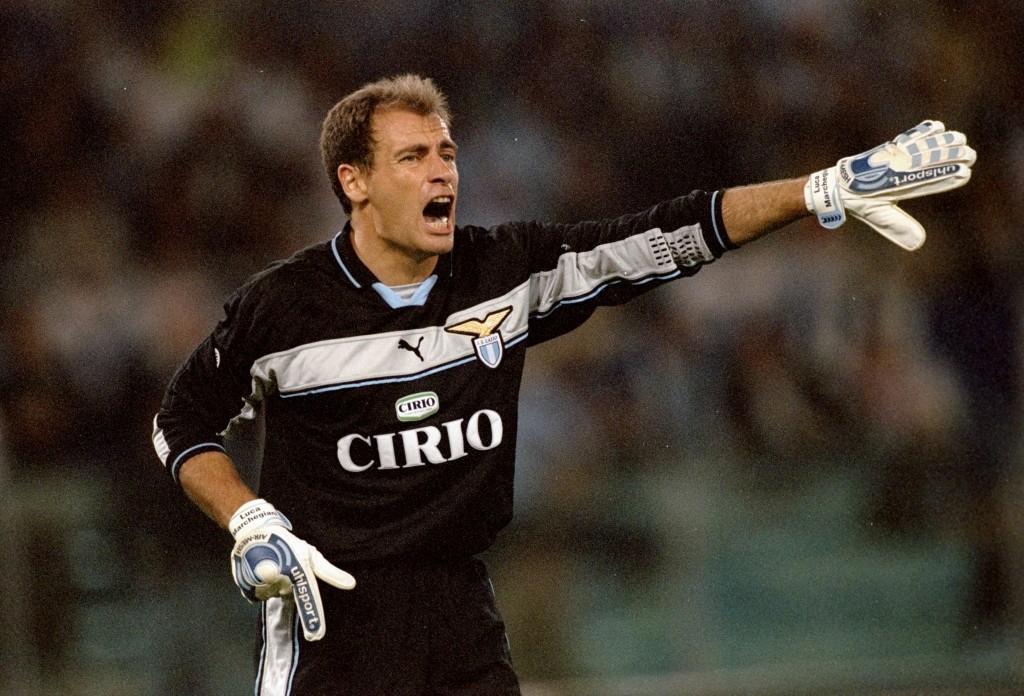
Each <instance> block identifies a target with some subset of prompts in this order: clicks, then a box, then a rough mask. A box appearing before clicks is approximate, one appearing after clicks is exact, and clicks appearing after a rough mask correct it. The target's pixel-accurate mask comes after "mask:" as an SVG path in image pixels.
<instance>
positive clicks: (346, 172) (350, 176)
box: [338, 164, 367, 206]
mask: <svg viewBox="0 0 1024 696" xmlns="http://www.w3.org/2000/svg"><path fill="white" fill-rule="evenodd" d="M338 181H339V182H340V183H341V190H342V191H344V192H345V195H346V196H348V199H349V200H350V201H352V205H354V206H357V205H359V204H360V203H362V202H364V201H365V200H366V197H367V193H366V189H367V187H366V177H365V176H364V174H363V171H362V170H361V169H360V168H359V167H357V166H355V165H354V164H341V165H339V166H338Z"/></svg>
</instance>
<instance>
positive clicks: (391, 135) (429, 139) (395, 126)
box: [370, 109, 452, 150]
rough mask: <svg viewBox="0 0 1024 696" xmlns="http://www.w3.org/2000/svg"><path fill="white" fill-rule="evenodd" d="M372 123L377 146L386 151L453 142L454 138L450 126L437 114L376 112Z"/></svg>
mask: <svg viewBox="0 0 1024 696" xmlns="http://www.w3.org/2000/svg"><path fill="white" fill-rule="evenodd" d="M370 123H371V125H372V127H373V138H374V140H375V141H376V144H377V146H378V147H380V148H383V149H385V150H390V149H394V148H398V147H404V146H406V145H409V144H412V143H423V144H433V143H435V142H438V141H451V138H452V136H451V133H450V132H449V131H448V125H447V124H446V123H445V122H444V121H443V120H442V119H441V117H440V116H438V115H437V114H426V115H423V114H416V113H413V112H411V111H401V110H397V109H389V110H386V111H378V112H376V113H375V114H374V115H373V119H372V120H371V122H370Z"/></svg>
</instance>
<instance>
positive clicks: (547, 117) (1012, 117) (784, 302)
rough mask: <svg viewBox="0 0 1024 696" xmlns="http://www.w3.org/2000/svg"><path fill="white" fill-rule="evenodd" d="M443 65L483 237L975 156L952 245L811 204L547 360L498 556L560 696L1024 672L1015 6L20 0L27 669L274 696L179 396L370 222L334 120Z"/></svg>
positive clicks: (14, 351)
mask: <svg viewBox="0 0 1024 696" xmlns="http://www.w3.org/2000/svg"><path fill="white" fill-rule="evenodd" d="M407 71H414V72H419V73H422V74H425V75H429V76H432V77H434V78H435V79H436V80H437V82H438V83H439V84H440V86H441V87H442V88H443V89H444V90H445V91H447V92H448V94H449V95H450V97H451V101H452V106H453V111H454V117H455V123H454V134H455V137H456V138H457V140H458V141H459V142H460V144H461V146H462V150H461V152H460V170H461V175H462V190H461V194H462V195H461V197H460V206H459V208H460V220H461V221H463V222H470V221H472V222H475V223H481V224H486V223H491V222H497V221H500V220H503V219H511V218H546V219H558V220H569V219H578V218H588V217H595V216H605V215H614V214H617V213H620V212H624V211H628V210H635V209H638V208H641V207H643V206H646V205H648V204H650V203H653V202H655V201H657V200H659V199H662V198H665V197H669V196H672V195H676V194H679V193H684V192H687V191H689V190H690V189H692V188H696V187H703V188H716V187H723V186H731V185H738V184H746V183H753V182H757V181H762V180H768V179H773V178H780V177H783V176H790V175H796V174H801V173H807V172H810V171H812V170H814V169H817V168H821V167H823V166H827V165H829V164H831V163H832V162H834V160H835V159H836V158H838V157H839V156H842V155H848V154H854V153H856V152H859V151H860V150H863V149H866V148H867V147H870V146H873V145H875V144H877V143H878V142H881V141H882V140H885V139H888V138H890V137H892V136H894V135H895V134H896V133H898V132H900V131H902V130H903V129H905V128H909V127H910V126H913V125H914V124H916V123H918V122H919V121H920V120H922V119H923V118H937V119H940V120H943V121H945V122H946V123H947V125H949V126H950V127H953V128H956V129H958V130H962V131H964V132H966V133H967V134H968V137H969V139H970V141H971V143H972V144H973V145H974V146H975V148H976V149H977V150H978V152H979V164H978V166H977V167H976V172H975V176H974V179H973V180H972V182H971V183H970V184H969V185H968V186H967V187H966V188H965V189H962V190H960V191H957V192H953V193H951V194H947V195H944V196H941V197H937V198H934V199H928V200H921V201H915V202H911V203H908V204H907V205H906V207H907V208H908V209H909V210H911V211H912V212H913V213H914V214H915V215H916V216H917V217H918V218H919V219H920V220H921V221H922V222H923V223H924V224H925V226H926V227H927V229H928V231H929V241H928V243H927V244H926V245H925V247H924V248H923V249H922V250H921V251H919V252H916V253H914V254H908V253H906V252H903V251H901V250H899V249H898V248H896V247H895V246H893V245H891V244H889V243H888V242H886V241H884V240H882V239H881V238H879V237H877V236H876V235H874V234H873V233H871V232H870V231H869V230H868V229H867V228H866V227H864V226H862V225H859V224H857V223H853V224H850V225H848V226H847V227H846V228H844V229H843V230H842V231H840V232H838V233H827V232H825V231H823V230H821V229H820V228H818V227H817V226H816V225H815V224H814V223H813V222H811V221H808V222H807V223H806V224H799V225H795V226H793V227H791V228H790V229H788V230H787V231H786V232H783V233H781V234H778V235H776V236H775V237H774V238H772V239H770V240H767V241H762V242H760V243H759V244H757V245H755V246H752V247H748V248H746V249H744V250H742V251H741V252H739V253H735V254H733V255H731V256H729V257H726V258H725V259H723V260H722V261H721V262H719V263H717V264H715V265H714V266H712V267H709V268H707V269H705V270H703V271H702V272H701V273H700V274H699V275H698V276H697V277H696V278H694V279H691V280H686V281H682V282H679V283H675V284H673V285H671V286H669V287H667V288H663V289H661V290H659V291H658V292H656V293H654V294H653V295H652V296H649V297H647V298H645V299H643V300H642V301H639V302H637V303H634V304H632V305H630V306H628V307H626V308H623V309H616V310H606V311H603V312H600V313H599V314H598V316H596V317H595V318H594V319H593V320H592V321H591V322H590V323H589V324H588V325H586V326H585V327H584V328H582V329H581V330H579V331H578V332H576V333H575V334H573V335H571V336H570V337H566V338H563V339H560V340H558V341H556V342H554V343H553V344H551V345H548V346H544V347H540V348H537V349H535V350H534V352H533V358H532V364H531V365H530V368H529V370H528V374H527V380H526V383H525V386H524V390H523V394H522V405H523V417H522V428H521V430H522V433H521V441H520V443H519V447H520V449H521V463H520V468H519V472H518V481H517V519H516V521H515V523H514V524H513V526H512V527H511V528H510V529H509V530H508V532H507V533H506V534H505V535H504V537H503V539H502V541H501V543H500V544H499V546H498V548H496V549H495V550H494V551H493V552H492V553H490V554H489V555H488V561H489V563H490V564H491V566H492V568H493V571H494V575H495V584H496V586H497V592H498V597H499V603H500V604H501V606H502V608H503V611H504V614H505V617H506V619H507V621H508V624H509V633H510V638H511V642H512V646H513V651H514V657H515V659H516V661H517V664H518V666H519V669H520V671H521V673H522V675H523V678H524V680H525V681H526V682H527V692H528V693H529V694H532V695H534V696H538V695H541V694H544V695H547V694H552V695H553V694H586V695H587V696H599V695H600V694H637V695H653V694H666V695H667V694H684V693H693V694H792V693H808V694H811V693H813V694H826V693H837V694H838V693H842V694H868V693H872V694H874V693H933V692H934V693H1019V692H1020V690H1021V689H1024V651H1022V644H1021V633H1020V630H1021V600H1022V588H1024V581H1022V574H1021V573H1022V548H1024V544H1022V537H1024V510H1022V506H1021V502H1020V501H1021V492H1022V488H1024V467H1022V466H1021V447H1020V446H1021V427H1020V426H1021V409H1020V402H1021V399H1020V397H1021V393H1020V392H1021V383H1020V363H1021V332H1020V323H1021V322H1020V320H1021V311H1022V307H1021V302H1020V300H1021V291H1022V285H1024V279H1022V274H1021V271H1020V269H1021V268H1022V265H1021V261H1022V256H1024V244H1022V243H1021V241H1020V239H1019V235H1020V222H1019V220H1020V219H1021V218H1022V217H1024V196H1022V195H1021V191H1022V190H1024V125H1022V121H1021V117H1020V113H1021V109H1022V107H1024V94H1022V92H1024V10H1022V9H1020V7H1019V5H1017V4H1015V3H994V2H993V3H985V2H982V3H970V4H969V6H968V5H967V4H964V3H960V2H958V1H954V0H945V1H941V0H929V1H925V0H918V1H911V2H903V3H894V2H883V1H881V0H878V1H870V0H864V1H858V2H855V1H853V0H828V1H827V2H812V1H810V0H793V1H791V2H786V1H783V0H747V1H744V2H726V3H697V2H669V1H667V0H661V1H659V0H655V1H652V2H644V3H618V2H611V1H607V0H566V1H563V2H556V1H554V0H530V1H528V2H522V3H507V4H503V3H483V2H479V3H477V2H469V1H458V0H454V1H453V0H447V1H443V2H442V1H440V0H438V1H434V2H420V3H406V2H398V1H393V0H374V1H373V2H332V3H319V2H308V1H306V2H288V3H277V2H269V1H266V0H248V1H242V0H237V1H234V2H223V3H210V2H199V1H198V0H168V1H167V2H164V3H159V4H151V3H121V2H113V1H112V0H92V1H90V2H85V1H84V0H13V1H12V2H6V3H3V5H2V6H0V105H2V106H0V122H2V129H0V139H2V144H0V152H2V153H3V154H2V157H0V172H2V185H0V200H2V209H0V222H2V226H3V234H2V235H0V264H2V270H0V307H2V309H0V331H2V333H0V339H2V341H0V440H2V447H0V558H2V565H0V567H2V568H3V570H2V572H0V577H2V578H3V601H2V602H0V692H2V693H4V694H13V695H18V696H20V695H29V694H31V695H33V696H34V695H35V694H70V695H75V696H78V695H86V694H89V695H92V694H103V695H105V696H107V695H113V696H119V695H124V696H128V695H132V696H134V695H149V694H153V695H158V694H159V695H163V694H186V693H187V694H193V695H197V696H204V695H209V696H214V695H216V696H220V695H222V694H232V693H247V692H248V686H247V685H248V679H249V669H250V645H251V637H252V635H253V628H252V623H251V621H252V617H253V615H254V614H253V609H252V608H251V607H249V606H248V605H246V604H245V603H244V602H243V601H242V600H241V598H240V597H239V596H238V594H237V591H236V590H235V588H234V586H233V584H232V583H231V580H230V575H229V572H228V564H227V553H228V550H229V544H228V539H227V538H226V535H225V534H223V533H220V532H218V531H217V530H216V529H215V528H214V527H213V525H212V524H211V523H209V522H207V521H206V520H205V518H203V517H202V516H201V515H200V514H199V513H198V512H196V511H194V510H193V509H192V508H191V507H190V506H189V505H188V504H187V503H186V502H185V501H184V500H183V498H182V497H181V496H180V494H179V493H178V492H177V491H176V489H175V488H174V487H172V486H171V484H170V482H169V481H168V480H167V479H166V478H165V475H164V473H163V470H162V468H161V467H160V465H159V462H158V461H157V459H156V457H155V455H154V454H153V452H152V450H151V446H150V442H149V435H150V428H151V419H152V415H153V413H154V412H155V409H156V408H157V405H158V403H159V400H160V396H161V393H162V389H163V387H164V385H165V384H166V382H167V380H168V378H169V377H170V375H171V372H172V370H173V369H174V368H175V366H176V365H177V363H178V362H179V361H180V360H182V359H183V358H184V357H185V356H186V355H187V353H188V351H189V350H190V349H191V348H192V346H193V345H194V344H195V343H196V342H197V341H198V340H199V339H200V338H201V336H202V335H203V334H204V333H205V332H206V331H208V330H209V328H210V327H211V326H212V323H213V322H214V321H215V320H216V318H217V317H218V314H219V309H220V302H221V300H222V299H223V297H224V295H225V294H226V293H227V292H228V291H230V290H231V289H233V288H234V287H235V286H236V285H237V284H238V283H239V282H240V281H241V280H242V279H243V278H244V277H245V276H247V275H248V274H249V273H251V272H253V271H255V270H257V269H259V268H260V267H262V266H263V265H264V264H266V263H267V262H269V261H270V260H273V259H276V258H279V257H282V256H284V255H287V254H289V253H291V251H292V250H294V249H295V248H297V247H299V246H301V245H304V244H306V243H309V242H312V241H316V240H320V239H323V238H325V237H327V236H329V235H331V234H333V232H334V231H335V230H337V229H338V227H339V226H340V225H341V224H342V223H343V217H342V213H341V210H340V207H339V206H338V205H337V203H336V201H334V200H332V197H331V193H330V190H329V187H328V185H327V183H326V181H325V176H324V174H323V173H322V171H321V169H320V165H319V160H318V153H317V147H316V146H317V138H318V134H319V122H320V120H321V118H322V116H323V114H325V113H326V111H327V109H328V108H329V107H330V106H331V104H333V103H334V101H336V100H337V99H338V98H340V97H341V96H342V95H344V94H345V93H347V92H348V91H350V90H352V89H354V88H356V87H358V86H359V85H361V84H363V83H364V82H366V81H368V80H371V79H374V78H376V77H380V76H384V75H390V74H396V73H400V72H407ZM250 449H251V448H250ZM251 454H252V453H251V451H249V450H247V449H246V448H244V447H242V446H241V445H239V446H238V456H239V459H240V461H242V462H243V464H244V466H245V468H246V471H247V475H251V474H252V467H251V463H249V462H251V461H252V456H251Z"/></svg>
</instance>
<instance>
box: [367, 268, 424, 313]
mask: <svg viewBox="0 0 1024 696" xmlns="http://www.w3.org/2000/svg"><path fill="white" fill-rule="evenodd" d="M436 282H437V275H436V274H435V275H432V276H430V277H429V278H427V279H426V280H424V281H423V282H422V283H420V286H419V287H418V288H416V292H414V293H413V294H412V297H410V298H409V299H408V300H403V299H402V298H401V297H400V296H399V295H398V293H396V292H395V291H394V290H392V289H391V288H389V287H388V286H387V285H385V284H384V283H381V282H380V281H377V282H376V283H374V284H373V286H372V287H373V289H374V290H376V291H377V294H378V295H380V296H381V297H382V298H384V301H385V302H387V303H388V306H389V307H391V308H392V309H398V308H400V307H422V306H423V305H424V304H425V303H426V301H427V296H428V295H429V294H430V290H431V289H432V288H433V287H434V283H436Z"/></svg>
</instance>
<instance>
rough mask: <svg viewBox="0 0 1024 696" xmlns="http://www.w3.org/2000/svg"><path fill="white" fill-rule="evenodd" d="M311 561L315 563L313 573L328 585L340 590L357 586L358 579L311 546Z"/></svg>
mask: <svg viewBox="0 0 1024 696" xmlns="http://www.w3.org/2000/svg"><path fill="white" fill-rule="evenodd" d="M309 550H310V562H311V563H312V565H313V573H314V574H315V575H316V576H317V577H318V578H320V579H321V580H323V581H324V582H326V583H327V584H328V585H333V586H334V587H337V588H338V589H339V590H351V589H352V588H353V587H355V586H356V579H355V578H354V577H352V575H350V574H349V573H346V572H345V571H344V570H342V569H341V568H339V567H337V566H336V565H334V564H333V563H331V562H330V561H328V560H327V559H326V558H324V556H323V554H322V553H320V552H319V551H317V550H316V549H315V548H313V547H310V549H309Z"/></svg>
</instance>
